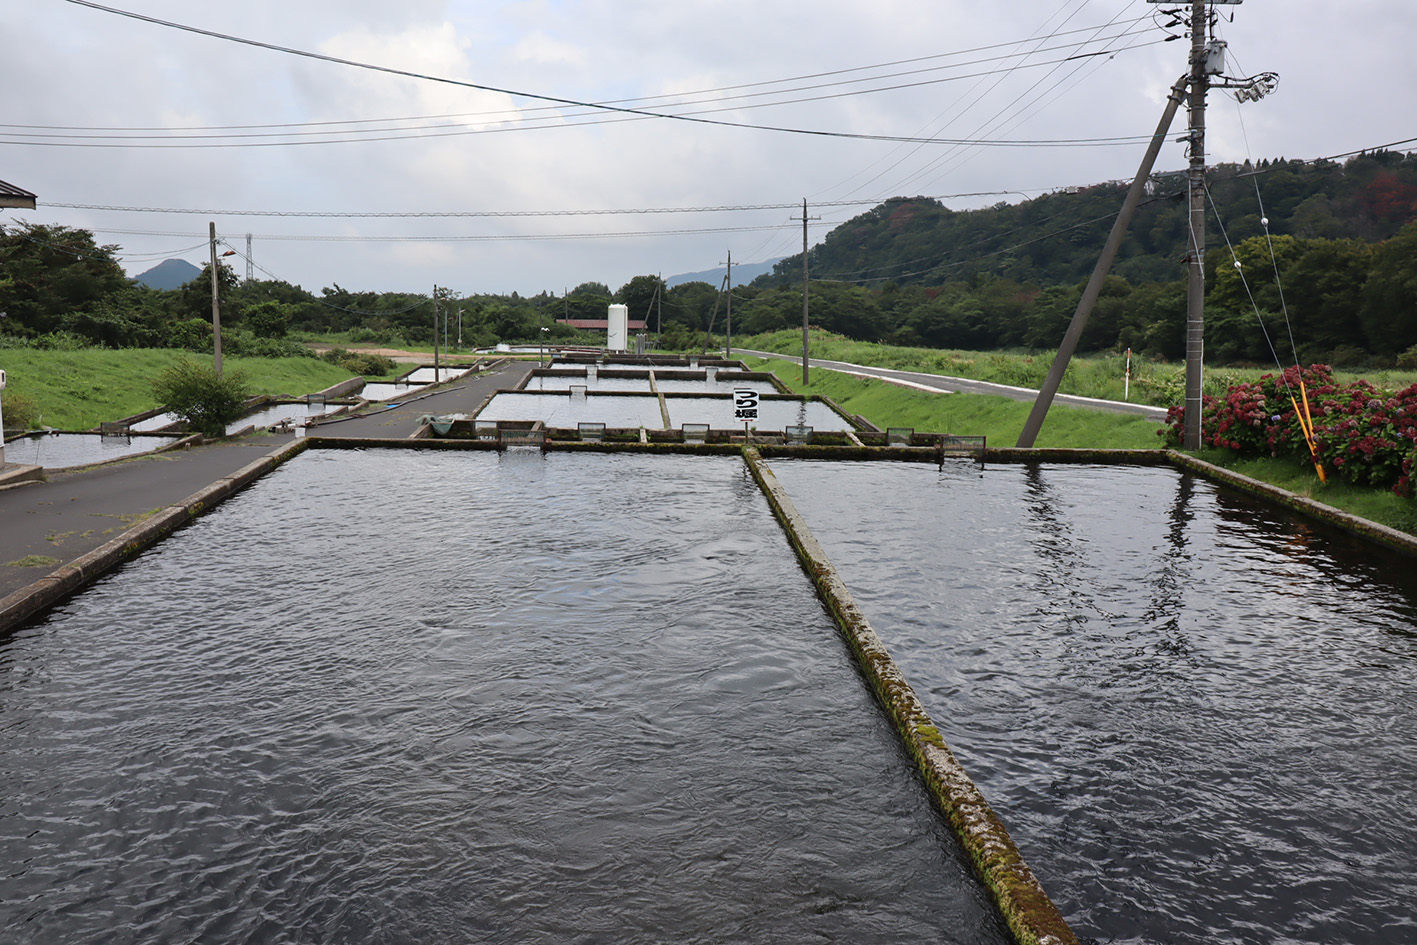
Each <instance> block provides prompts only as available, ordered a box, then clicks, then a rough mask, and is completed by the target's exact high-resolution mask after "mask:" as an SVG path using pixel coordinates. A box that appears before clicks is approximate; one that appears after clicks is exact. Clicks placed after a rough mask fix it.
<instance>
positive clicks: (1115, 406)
mask: <svg viewBox="0 0 1417 945" xmlns="http://www.w3.org/2000/svg"><path fill="white" fill-rule="evenodd" d="M733 350H734V352H735V353H737V354H750V355H754V356H756V357H759V358H778V359H779V360H782V361H791V362H792V363H793V364H801V363H802V359H801V358H794V357H791V356H790V355H785V354H777V353H775V352H772V351H754V350H752V349H750V348H734V349H733ZM811 366H812V367H814V368H817V367H822V368H827V369H828V370H832V371H840V372H841V373H843V374H855V375H856V376H858V377H874V378H878V379H879V380H883V381H890V382H891V383H894V384H902V385H904V386H906V387H914V388H917V389H919V390H929V391H936V392H937V393H941V394H953V393H956V392H963V393H968V394H992V395H994V396H996V397H1008V398H1010V399H1012V400H1022V401H1026V402H1029V403H1032V402H1033V401H1034V400H1035V399H1036V398H1037V397H1038V391H1036V390H1033V389H1031V388H1028V387H1011V386H1009V385H1008V384H992V383H990V382H989V381H976V380H971V379H970V378H967V377H946V376H945V375H943V374H923V373H920V372H917V371H896V370H892V369H890V368H878V367H871V366H870V365H866V364H850V363H848V362H846V361H825V360H821V359H819V358H812V361H811ZM1053 403H1055V404H1063V405H1065V406H1068V407H1086V408H1089V409H1092V410H1110V411H1112V412H1113V413H1128V414H1134V415H1136V416H1139V417H1146V418H1148V419H1150V420H1165V419H1166V408H1164V407H1152V406H1149V405H1147V404H1128V403H1123V402H1122V401H1118V400H1099V399H1097V398H1094V397H1076V396H1074V395H1072V394H1058V395H1057V396H1055V397H1054V398H1053Z"/></svg>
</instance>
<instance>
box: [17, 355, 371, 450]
mask: <svg viewBox="0 0 1417 945" xmlns="http://www.w3.org/2000/svg"><path fill="white" fill-rule="evenodd" d="M181 357H188V358H191V359H192V360H194V361H195V360H201V359H202V358H204V357H205V359H206V360H207V361H208V362H210V361H211V358H210V357H208V356H202V355H194V354H191V353H189V352H183V351H172V350H166V349H153V348H126V349H122V350H118V351H111V350H105V349H99V348H89V349H85V350H82V351H38V350H33V349H29V348H6V349H0V368H4V369H5V371H6V372H7V374H8V376H9V378H8V386H7V387H6V388H5V391H4V393H3V394H0V397H7V398H8V397H10V396H12V395H19V396H20V397H23V398H25V399H26V400H28V401H30V402H32V403H33V404H34V406H35V408H36V411H37V412H38V414H39V420H38V423H40V424H42V425H44V426H49V427H53V428H54V429H56V430H88V429H91V428H93V427H96V426H98V425H99V424H100V423H102V422H104V421H106V420H120V419H122V418H123V417H130V416H132V415H133V414H136V413H140V412H142V411H144V410H150V409H152V408H153V407H157V406H160V405H159V404H158V402H157V399H156V398H155V397H154V396H153V391H152V382H153V380H154V379H155V378H156V377H157V376H158V375H159V374H161V373H162V372H163V371H164V370H166V369H167V367H168V366H169V365H171V364H172V363H173V362H174V361H176V360H177V359H178V358H181ZM222 368H223V371H225V372H230V371H236V370H239V371H241V372H243V373H244V374H245V375H246V378H247V381H248V383H249V384H250V387H251V392H252V393H253V394H290V395H292V396H299V395H302V394H308V393H311V392H313V391H318V390H324V389H325V388H327V387H330V386H332V385H334V384H338V383H339V382H340V381H342V380H345V379H347V378H349V377H350V373H349V372H348V371H345V370H343V369H341V368H338V367H336V366H335V365H333V364H329V363H327V362H325V361H319V360H316V359H315V358H223V359H222ZM5 413H6V424H7V425H8V424H9V422H10V411H9V409H8V405H7V409H6V411H5Z"/></svg>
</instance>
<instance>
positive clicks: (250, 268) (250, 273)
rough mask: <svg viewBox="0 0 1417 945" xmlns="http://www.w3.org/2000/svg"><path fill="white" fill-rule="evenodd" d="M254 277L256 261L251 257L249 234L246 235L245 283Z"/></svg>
mask: <svg viewBox="0 0 1417 945" xmlns="http://www.w3.org/2000/svg"><path fill="white" fill-rule="evenodd" d="M255 277H256V261H255V259H253V258H252V257H251V234H250V233H247V234H246V281H247V282H250V281H251V280H252V279H254V278H255Z"/></svg>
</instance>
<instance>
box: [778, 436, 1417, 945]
mask: <svg viewBox="0 0 1417 945" xmlns="http://www.w3.org/2000/svg"><path fill="white" fill-rule="evenodd" d="M772 466H773V468H774V470H775V471H776V472H777V474H778V476H779V478H780V479H781V481H782V482H783V484H784V486H786V488H787V489H788V491H789V493H790V494H791V495H792V496H793V499H794V501H795V502H796V503H797V505H798V507H799V508H800V509H801V510H802V512H803V514H804V515H806V517H807V519H808V521H809V523H810V524H811V527H812V528H813V530H814V531H815V532H816V534H817V536H818V538H819V539H821V541H822V542H823V544H824V545H825V547H826V549H827V552H828V554H829V555H830V556H831V557H832V559H833V561H834V562H835V563H836V564H837V566H838V567H839V568H840V569H841V571H842V572H843V575H844V577H845V578H846V580H847V582H848V584H849V585H850V586H851V588H852V590H853V592H854V593H855V594H856V595H857V598H858V600H859V601H860V603H861V605H862V607H863V608H864V609H865V610H866V612H867V615H868V616H869V617H870V619H871V620H872V621H873V622H874V623H875V625H876V626H877V629H878V630H879V631H880V632H881V633H882V635H883V637H884V638H885V640H886V643H887V646H889V647H890V649H891V651H892V653H893V654H894V655H895V657H896V658H897V660H898V661H900V662H901V663H902V665H903V668H904V670H905V673H906V675H907V677H908V678H909V679H910V680H911V682H912V683H913V684H914V685H915V686H916V688H917V689H918V690H919V691H920V692H921V695H922V698H924V699H925V700H926V703H927V705H928V707H929V708H930V710H931V712H932V714H934V716H935V719H936V721H937V722H938V723H939V724H940V725H941V727H942V729H944V730H945V732H946V737H947V738H948V739H949V741H950V743H951V744H952V745H953V746H954V747H955V748H956V750H957V751H958V752H959V754H960V756H961V760H962V761H963V763H964V765H965V767H966V768H967V769H968V770H969V771H970V773H971V774H972V775H973V776H974V777H975V779H976V780H977V781H978V782H979V783H980V786H981V788H982V789H983V790H984V792H985V794H986V796H987V797H989V799H990V801H991V803H992V804H994V806H995V807H996V808H997V809H998V810H999V811H1000V812H1001V813H1002V815H1003V816H1004V819H1005V821H1006V822H1007V823H1008V825H1009V828H1010V830H1011V831H1012V832H1013V834H1014V836H1015V838H1016V839H1017V840H1018V842H1019V845H1020V847H1021V848H1022V849H1023V852H1024V856H1025V857H1026V858H1027V859H1028V860H1029V862H1030V865H1032V866H1033V868H1034V870H1035V871H1036V872H1037V873H1039V875H1040V878H1041V879H1042V880H1043V883H1044V886H1045V888H1046V889H1048V891H1049V892H1050V894H1052V895H1053V896H1054V898H1055V899H1056V900H1057V901H1058V903H1059V906H1060V907H1061V908H1062V909H1063V911H1064V914H1065V915H1067V916H1068V917H1069V918H1070V920H1071V921H1073V923H1074V927H1075V928H1077V929H1078V931H1079V933H1080V934H1085V935H1090V936H1095V937H1097V938H1098V939H1099V940H1101V941H1117V942H1137V943H1141V942H1183V943H1202V942H1206V943H1210V942H1217V941H1247V942H1248V941H1255V942H1261V941H1263V942H1311V943H1332V942H1345V943H1350V945H1360V943H1372V945H1380V943H1390V942H1396V941H1417V920H1414V913H1413V911H1412V908H1411V903H1412V902H1413V901H1414V900H1417V852H1414V851H1417V816H1414V815H1417V792H1414V788H1413V785H1414V784H1417V756H1414V755H1413V754H1412V752H1411V751H1410V750H1409V748H1410V746H1411V745H1412V744H1413V743H1414V741H1417V632H1414V629H1417V569H1414V568H1413V567H1412V564H1411V561H1410V560H1405V559H1401V558H1397V557H1395V556H1393V555H1391V554H1386V553H1383V552H1380V551H1377V550H1374V549H1372V548H1370V547H1368V546H1366V545H1362V544H1360V543H1357V542H1355V541H1352V540H1349V539H1347V538H1345V537H1344V536H1342V535H1338V534H1335V533H1330V532H1327V531H1325V530H1323V529H1320V528H1317V527H1315V526H1312V525H1309V524H1305V523H1302V522H1298V521H1295V520H1292V519H1290V518H1289V517H1288V516H1286V515H1284V514H1283V513H1281V512H1277V511H1274V510H1272V509H1270V508H1268V507H1265V506H1260V505H1256V504H1254V503H1251V502H1249V501H1248V500H1246V499H1244V498H1242V497H1239V496H1235V495H1232V494H1229V493H1226V492H1222V491H1220V490H1217V489H1216V488H1215V487H1213V486H1212V485H1210V484H1208V483H1205V482H1203V481H1199V480H1195V479H1192V478H1191V477H1189V476H1185V475H1180V474H1177V473H1175V472H1173V471H1171V470H1164V469H1138V468H1104V467H1085V466H1083V467H1047V466H1044V467H1028V466H1003V467H999V466H994V467H990V468H989V469H988V471H987V473H986V474H985V475H984V476H983V477H982V478H981V477H979V476H978V474H977V472H976V470H975V469H974V468H972V467H953V466H950V465H947V466H946V467H945V468H944V469H943V470H940V469H937V468H936V467H934V466H925V465H914V464H894V465H893V464H876V463H871V464H860V465H857V464H844V463H843V464H822V463H811V462H795V461H794V462H790V461H783V460H777V461H774V462H773V463H772Z"/></svg>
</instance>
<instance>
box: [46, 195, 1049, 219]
mask: <svg viewBox="0 0 1417 945" xmlns="http://www.w3.org/2000/svg"><path fill="white" fill-rule="evenodd" d="M1013 193H1021V191H1013V190H979V191H973V192H970V193H960V194H940V195H936V196H931V197H926V198H924V199H927V200H954V199H959V198H964V197H999V196H1004V195H1006V194H1013ZM39 203H40V205H42V206H45V207H61V208H64V209H67V210H113V211H120V212H125V213H184V214H199V215H201V216H213V215H215V216H244V217H310V218H328V219H385V218H388V219H445V218H454V219H460V218H477V217H489V218H496V217H592V216H619V215H639V214H666V213H732V212H739V211H750V210H795V209H797V204H795V203H759V204H723V205H720V206H705V207H635V208H627V209H600V210H426V211H425V210H406V211H373V210H371V211H362V210H351V211H343V210H329V211H326V210H212V209H201V208H190V207H132V206H117V205H110V204H91V203H59V202H51V201H47V200H43V201H39ZM875 203H880V201H879V200H876V199H874V198H862V199H857V200H833V201H822V202H821V203H817V204H813V206H819V207H863V206H867V205H869V204H875Z"/></svg>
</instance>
